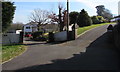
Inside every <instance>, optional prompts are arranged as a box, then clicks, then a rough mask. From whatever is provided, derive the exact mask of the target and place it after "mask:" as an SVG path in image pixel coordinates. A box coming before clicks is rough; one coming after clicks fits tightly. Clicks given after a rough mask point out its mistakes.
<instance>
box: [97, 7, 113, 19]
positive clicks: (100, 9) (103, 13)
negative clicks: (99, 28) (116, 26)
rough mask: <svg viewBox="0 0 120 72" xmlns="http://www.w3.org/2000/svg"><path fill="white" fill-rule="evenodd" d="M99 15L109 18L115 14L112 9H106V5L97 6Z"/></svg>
mask: <svg viewBox="0 0 120 72" xmlns="http://www.w3.org/2000/svg"><path fill="white" fill-rule="evenodd" d="M96 9H97V14H98V16H102V17H104V18H105V19H107V20H110V19H111V18H113V14H112V13H111V12H110V10H108V9H106V8H105V6H104V5H99V6H96Z"/></svg>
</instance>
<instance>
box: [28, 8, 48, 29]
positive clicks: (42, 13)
mask: <svg viewBox="0 0 120 72" xmlns="http://www.w3.org/2000/svg"><path fill="white" fill-rule="evenodd" d="M48 16H49V12H48V11H47V10H41V9H35V10H34V11H33V12H32V13H31V16H30V21H32V22H36V23H38V30H39V27H40V26H41V25H43V24H47V23H48V22H49V17H48Z"/></svg>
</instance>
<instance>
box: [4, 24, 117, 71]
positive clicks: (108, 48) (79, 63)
mask: <svg viewBox="0 0 120 72" xmlns="http://www.w3.org/2000/svg"><path fill="white" fill-rule="evenodd" d="M107 27H108V25H104V26H100V27H97V28H94V29H92V30H90V31H87V32H86V33H85V34H83V35H81V36H80V37H79V38H77V39H76V40H74V41H70V42H66V43H62V44H31V45H29V47H28V50H27V51H26V52H25V53H24V54H22V55H21V56H18V57H17V58H15V59H13V60H11V61H9V62H7V63H4V64H3V65H2V67H3V70H25V69H27V70H39V69H40V70H43V69H45V70H47V69H51V70H54V69H58V70H65V69H66V70H70V69H72V70H75V69H77V70H117V69H118V67H119V66H118V64H119V63H118V61H119V58H118V53H117V51H116V49H115V47H114V45H112V44H111V43H109V42H108V34H107V33H106V29H107ZM60 59H62V60H60Z"/></svg>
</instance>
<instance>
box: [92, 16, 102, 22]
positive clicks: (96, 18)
mask: <svg viewBox="0 0 120 72" xmlns="http://www.w3.org/2000/svg"><path fill="white" fill-rule="evenodd" d="M91 19H92V22H93V24H99V23H100V21H99V19H98V17H97V16H92V17H91Z"/></svg>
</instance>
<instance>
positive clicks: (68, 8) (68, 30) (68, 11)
mask: <svg viewBox="0 0 120 72" xmlns="http://www.w3.org/2000/svg"><path fill="white" fill-rule="evenodd" d="M69 39H70V38H69V0H67V40H69Z"/></svg>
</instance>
